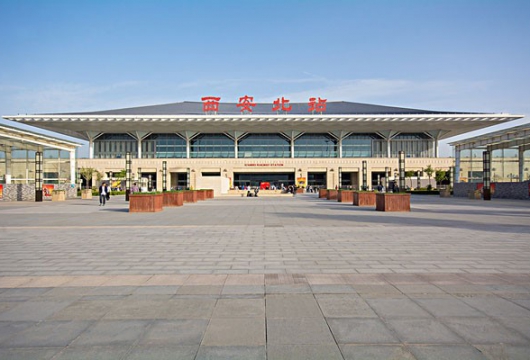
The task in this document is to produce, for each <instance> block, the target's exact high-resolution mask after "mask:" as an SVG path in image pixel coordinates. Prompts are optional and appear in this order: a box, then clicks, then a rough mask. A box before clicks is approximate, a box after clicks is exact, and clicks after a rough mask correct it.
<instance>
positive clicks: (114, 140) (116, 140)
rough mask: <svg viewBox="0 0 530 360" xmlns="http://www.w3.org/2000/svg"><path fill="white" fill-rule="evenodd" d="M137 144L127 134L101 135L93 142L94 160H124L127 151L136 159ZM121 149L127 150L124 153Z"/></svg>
mask: <svg viewBox="0 0 530 360" xmlns="http://www.w3.org/2000/svg"><path fill="white" fill-rule="evenodd" d="M137 144H138V141H137V140H136V139H135V138H133V137H132V136H131V135H129V134H103V135H101V136H100V137H98V138H97V139H96V140H94V158H96V159H112V158H125V152H127V151H129V152H130V153H131V156H133V157H137V156H138V152H137ZM122 149H128V150H127V151H125V152H124V151H123V150H122ZM68 156H69V155H68Z"/></svg>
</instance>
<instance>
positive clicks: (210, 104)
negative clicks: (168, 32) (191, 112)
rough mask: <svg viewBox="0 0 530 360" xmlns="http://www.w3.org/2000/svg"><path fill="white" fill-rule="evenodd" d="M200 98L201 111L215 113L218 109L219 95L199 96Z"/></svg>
mask: <svg viewBox="0 0 530 360" xmlns="http://www.w3.org/2000/svg"><path fill="white" fill-rule="evenodd" d="M201 100H202V111H204V112H205V113H208V112H215V113H217V112H218V111H219V100H221V98H220V97H215V96H205V97H203V98H201Z"/></svg>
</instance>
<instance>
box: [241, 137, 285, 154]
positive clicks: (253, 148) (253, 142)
mask: <svg viewBox="0 0 530 360" xmlns="http://www.w3.org/2000/svg"><path fill="white" fill-rule="evenodd" d="M237 156H238V157H239V158H274V157H286V158H288V157H291V145H290V143H289V140H287V139H286V138H285V137H283V136H281V135H280V134H248V135H246V136H245V137H244V138H242V139H240V140H239V141H238V144H237Z"/></svg>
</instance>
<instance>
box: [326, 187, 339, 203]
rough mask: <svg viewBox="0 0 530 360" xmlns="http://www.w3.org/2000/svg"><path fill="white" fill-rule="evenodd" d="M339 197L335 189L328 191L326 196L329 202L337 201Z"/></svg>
mask: <svg viewBox="0 0 530 360" xmlns="http://www.w3.org/2000/svg"><path fill="white" fill-rule="evenodd" d="M337 196H339V191H338V190H334V189H328V195H327V196H326V199H328V200H337Z"/></svg>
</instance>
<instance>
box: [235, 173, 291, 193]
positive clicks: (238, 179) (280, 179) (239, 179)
mask: <svg viewBox="0 0 530 360" xmlns="http://www.w3.org/2000/svg"><path fill="white" fill-rule="evenodd" d="M262 182H268V183H269V184H270V186H273V185H274V186H275V187H276V188H277V189H280V188H281V186H282V184H283V186H286V187H287V186H289V185H294V173H262V174H256V173H253V174H247V173H234V186H236V187H238V188H240V189H241V188H242V187H243V186H251V187H256V186H259V185H260V184H261V183H262Z"/></svg>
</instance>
